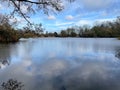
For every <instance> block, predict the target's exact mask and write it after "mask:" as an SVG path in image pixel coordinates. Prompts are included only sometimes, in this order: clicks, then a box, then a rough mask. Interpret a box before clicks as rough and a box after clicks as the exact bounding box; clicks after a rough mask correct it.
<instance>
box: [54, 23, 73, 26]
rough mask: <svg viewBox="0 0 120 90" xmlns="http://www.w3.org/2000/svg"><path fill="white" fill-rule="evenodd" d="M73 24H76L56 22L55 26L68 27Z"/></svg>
mask: <svg viewBox="0 0 120 90" xmlns="http://www.w3.org/2000/svg"><path fill="white" fill-rule="evenodd" d="M71 24H74V22H56V23H55V26H66V25H71Z"/></svg>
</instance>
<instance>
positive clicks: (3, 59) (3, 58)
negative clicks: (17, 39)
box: [0, 44, 11, 68]
mask: <svg viewBox="0 0 120 90" xmlns="http://www.w3.org/2000/svg"><path fill="white" fill-rule="evenodd" d="M10 52H11V51H10V45H8V44H0V68H3V67H5V66H6V65H9V64H10Z"/></svg>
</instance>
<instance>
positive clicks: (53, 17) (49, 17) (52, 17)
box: [47, 15, 56, 20]
mask: <svg viewBox="0 0 120 90" xmlns="http://www.w3.org/2000/svg"><path fill="white" fill-rule="evenodd" d="M47 19H48V20H55V19H56V17H55V16H54V15H50V16H48V18H47Z"/></svg>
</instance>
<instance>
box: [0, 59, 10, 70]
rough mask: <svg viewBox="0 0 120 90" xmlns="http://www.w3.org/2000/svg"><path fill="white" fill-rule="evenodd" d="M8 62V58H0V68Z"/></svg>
mask: <svg viewBox="0 0 120 90" xmlns="http://www.w3.org/2000/svg"><path fill="white" fill-rule="evenodd" d="M9 64H10V60H7V59H6V60H1V59H0V68H2V66H6V65H9Z"/></svg>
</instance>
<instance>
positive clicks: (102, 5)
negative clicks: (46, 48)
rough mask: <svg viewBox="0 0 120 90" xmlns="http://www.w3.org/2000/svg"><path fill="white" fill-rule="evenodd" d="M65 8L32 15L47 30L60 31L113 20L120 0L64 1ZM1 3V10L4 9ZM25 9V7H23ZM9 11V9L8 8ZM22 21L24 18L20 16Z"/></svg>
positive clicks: (118, 9)
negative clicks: (47, 13) (55, 11)
mask: <svg viewBox="0 0 120 90" xmlns="http://www.w3.org/2000/svg"><path fill="white" fill-rule="evenodd" d="M64 6H65V9H64V10H63V11H61V12H58V13H56V14H54V13H49V16H48V15H45V14H44V13H43V12H41V13H37V14H35V15H32V16H31V19H30V20H31V21H32V22H34V23H42V25H43V27H45V28H46V31H49V32H53V31H58V32H59V31H60V30H61V29H65V28H67V27H71V26H75V25H78V26H83V25H91V26H92V25H94V24H95V23H96V21H97V22H102V21H112V20H114V19H115V18H116V17H117V16H120V0H76V1H75V2H74V3H68V2H65V1H64ZM2 7H3V6H2V5H0V11H2V12H4V10H2ZM23 10H24V11H26V10H25V7H23ZM8 11H9V10H8ZM18 19H19V20H20V22H21V23H22V21H23V22H24V20H23V19H22V18H20V17H18ZM22 25H24V23H22ZM22 25H21V26H22Z"/></svg>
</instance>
